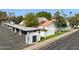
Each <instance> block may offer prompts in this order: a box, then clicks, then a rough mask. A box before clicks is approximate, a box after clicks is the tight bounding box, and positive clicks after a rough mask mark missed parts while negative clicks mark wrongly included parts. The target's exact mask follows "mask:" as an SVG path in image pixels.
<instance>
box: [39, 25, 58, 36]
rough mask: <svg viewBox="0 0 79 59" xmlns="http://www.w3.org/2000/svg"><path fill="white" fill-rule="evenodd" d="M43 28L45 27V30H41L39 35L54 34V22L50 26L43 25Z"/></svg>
mask: <svg viewBox="0 0 79 59" xmlns="http://www.w3.org/2000/svg"><path fill="white" fill-rule="evenodd" d="M45 28H46V29H47V31H41V33H40V35H41V36H42V37H45V36H49V35H52V34H55V31H56V27H55V25H54V24H51V25H50V26H48V27H45Z"/></svg>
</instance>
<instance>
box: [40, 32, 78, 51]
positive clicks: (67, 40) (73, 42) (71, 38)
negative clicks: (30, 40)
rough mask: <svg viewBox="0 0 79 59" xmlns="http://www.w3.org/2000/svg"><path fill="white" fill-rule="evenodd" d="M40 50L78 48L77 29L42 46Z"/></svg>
mask: <svg viewBox="0 0 79 59" xmlns="http://www.w3.org/2000/svg"><path fill="white" fill-rule="evenodd" d="M40 50H79V31H77V32H75V33H72V34H70V35H67V36H65V37H63V38H61V39H59V40H57V41H55V42H53V43H51V44H49V45H47V46H44V47H43V48H40Z"/></svg>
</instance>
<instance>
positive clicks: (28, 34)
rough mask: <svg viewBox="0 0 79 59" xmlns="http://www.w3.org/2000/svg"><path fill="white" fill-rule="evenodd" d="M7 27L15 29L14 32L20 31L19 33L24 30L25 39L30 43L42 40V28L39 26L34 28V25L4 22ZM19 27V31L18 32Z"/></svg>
mask: <svg viewBox="0 0 79 59" xmlns="http://www.w3.org/2000/svg"><path fill="white" fill-rule="evenodd" d="M4 25H6V27H7V28H9V29H10V30H12V31H14V33H19V35H20V36H21V35H22V31H23V32H25V41H26V43H28V44H33V43H34V42H37V41H40V29H39V28H33V27H24V26H21V25H17V24H11V23H4ZM17 29H18V30H19V32H17Z"/></svg>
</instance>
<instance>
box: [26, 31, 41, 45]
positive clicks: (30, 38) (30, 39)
mask: <svg viewBox="0 0 79 59" xmlns="http://www.w3.org/2000/svg"><path fill="white" fill-rule="evenodd" d="M33 36H36V41H40V34H39V31H37V32H30V33H28V34H27V35H26V43H28V44H33Z"/></svg>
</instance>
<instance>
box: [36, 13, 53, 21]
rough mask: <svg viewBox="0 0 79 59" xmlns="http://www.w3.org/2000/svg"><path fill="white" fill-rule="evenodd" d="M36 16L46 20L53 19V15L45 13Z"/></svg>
mask: <svg viewBox="0 0 79 59" xmlns="http://www.w3.org/2000/svg"><path fill="white" fill-rule="evenodd" d="M36 15H37V16H38V17H45V18H47V19H48V20H51V17H52V15H51V13H48V12H44V11H42V12H38V13H37V14H36Z"/></svg>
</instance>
